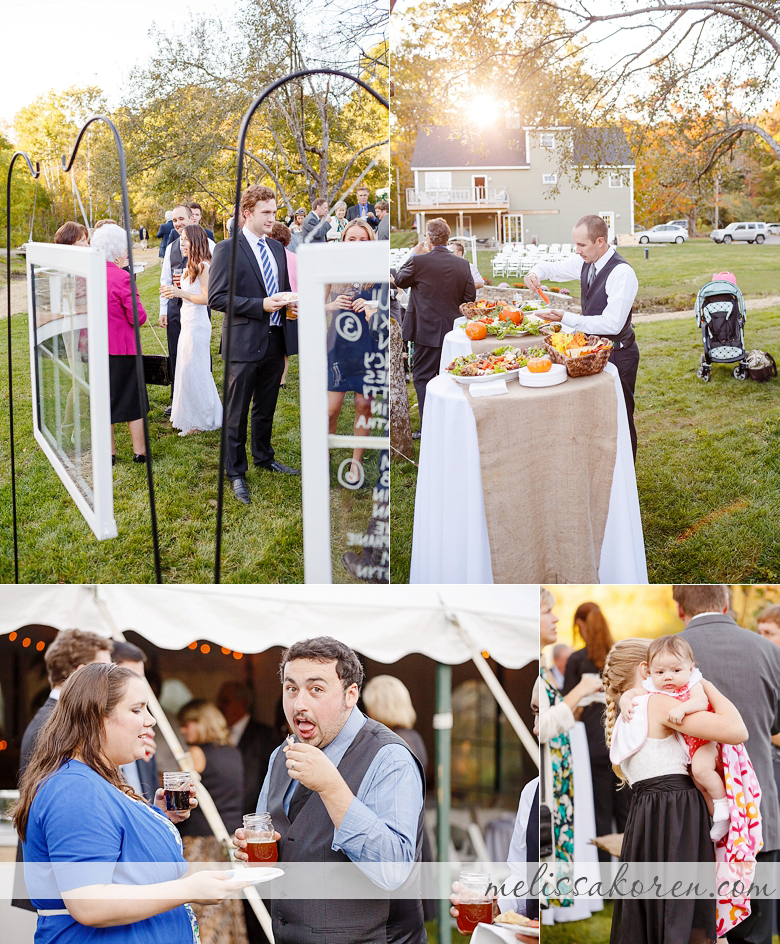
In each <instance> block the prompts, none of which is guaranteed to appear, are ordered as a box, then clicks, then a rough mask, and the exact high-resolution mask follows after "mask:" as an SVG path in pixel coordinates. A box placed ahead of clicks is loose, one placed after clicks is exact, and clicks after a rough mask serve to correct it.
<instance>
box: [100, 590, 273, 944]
mask: <svg viewBox="0 0 780 944" xmlns="http://www.w3.org/2000/svg"><path fill="white" fill-rule="evenodd" d="M91 589H92V593H93V594H94V597H95V602H96V603H97V605H98V607H99V609H100V612H101V613H102V614H103V619H104V620H105V621H106V624H107V625H108V629H109V635H110V637H111V638H112V639H116V640H122V641H124V640H125V637H124V634H123V633H122V632H120V631H119V630H118V629H117V627H116V623H115V622H114V620H113V618H112V616H111V613H110V611H109V609H108V607H107V606H106V602H105V600H103V599H101V596H100V593H99V592H98V589H99V588H98V587H97V586H93V587H92V588H91ZM144 681H145V682H146V688H147V694H148V696H149V708H150V710H151V713H152V714H153V715H154V717H155V720H156V721H157V727H158V729H159V731H160V733H161V734H162V736H163V737H164V738H165V742H166V744H167V745H168V747H169V748H170V750H171V753H172V754H173V756H174V757H175V758H176V762H177V763H178V765H179V767H180V768H181V769H182V770H188V771H189V772H190V773H191V774H192V781H193V783H194V784H195V789H196V796H197V798H198V805H199V806H200V809H201V810H202V812H203V815H204V816H205V817H206V821H207V822H208V824H209V827H210V828H211V831H212V832H213V833H214V835H215V836H216V837H217V839H219V841H220V842H221V843H222V844H223V845H224V846H225V847H226V848H227V849H229V850H232V848H233V843H232V841H231V837H230V833H229V832H228V831H227V829H226V828H225V824H224V823H223V822H222V817H221V816H220V815H219V811H218V810H217V806H216V804H215V803H214V800H213V799H212V797H211V794H210V793H209V792H208V790H207V789H206V788H205V787H204V786H203V783H202V782H201V779H200V774H198V773H197V771H196V770H195V768H194V767H193V766H192V757H191V756H190V753H189V751H184V750H183V749H182V746H181V744H180V742H179V739H178V738H177V737H176V735H175V734H174V733H173V728H172V727H171V723H170V721H168V716H167V715H166V714H165V712H164V711H163V708H162V706H161V705H160V703H159V701H157V696H156V695H155V694H154V692H153V691H152V689H151V687H150V686H149V682H148V680H147V679H144ZM244 895H245V896H246V899H247V901H248V902H249V904H250V906H251V908H252V910H253V911H254V913H255V914H256V915H257V920H258V921H259V922H260V925H261V927H262V929H263V931H264V932H265V936H266V937H267V938H268V940H269V941H270V942H271V944H273V941H274V934H273V930H272V925H271V916H270V915H269V914H268V909H267V908H266V907H265V903H264V902H263V899H262V898H261V897H260V895H259V894H258V892H257V889H256V888H255V887H254V886H250V887H249V888H245V889H244Z"/></svg>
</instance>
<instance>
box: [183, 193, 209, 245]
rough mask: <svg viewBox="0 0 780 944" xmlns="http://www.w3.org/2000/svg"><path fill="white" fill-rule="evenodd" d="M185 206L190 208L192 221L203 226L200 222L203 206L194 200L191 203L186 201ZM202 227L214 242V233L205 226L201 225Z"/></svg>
mask: <svg viewBox="0 0 780 944" xmlns="http://www.w3.org/2000/svg"><path fill="white" fill-rule="evenodd" d="M187 206H188V207H189V208H190V212H191V213H192V222H193V223H195V224H196V225H197V226H203V223H202V222H201V220H202V219H203V207H202V206H201V205H200V204H199V203H195V202H194V201H193V202H192V203H188V204H187ZM203 229H204V230H205V231H206V235H207V236H208V238H209V239H210V240H211V241H212V242H214V233H213V232H212V231H211V230H210V229H208V228H207V227H205V226H203Z"/></svg>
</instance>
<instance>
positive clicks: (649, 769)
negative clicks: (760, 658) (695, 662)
mask: <svg viewBox="0 0 780 944" xmlns="http://www.w3.org/2000/svg"><path fill="white" fill-rule="evenodd" d="M649 642H650V640H648V639H623V640H621V641H620V642H618V643H616V644H615V645H614V646H613V647H612V649H611V650H610V652H609V655H608V656H607V661H606V664H605V665H604V671H603V673H602V678H603V681H604V690H605V692H606V696H607V712H606V719H605V726H606V733H607V743H608V744H609V745H610V746H612V742H613V735H614V736H615V739H617V731H616V730H615V724H616V721H617V720H618V705H619V702H620V697H621V695H623V694H624V693H625V692H627V691H629V689H631V688H641V687H642V682H643V680H644V678H645V675H644V673H643V669H646V667H647V663H646V660H647V646H648V644H649ZM704 685H705V690H706V693H707V696H708V698H709V700H710V704H711V705H712V708H713V711H698V712H695V713H694V714H690V715H686V717H685V718H684V719H683V722H682V724H674V723H672V722H670V721H669V719H668V714H669V712H670V711H671V710H672V709H673V708H675V707H676V702H675V700H674V699H673V698H672V697H671V696H666V695H653V696H650V695H648V696H647V705H646V713H647V728H646V735H647V736H646V739H645V740H644V743H641V746H640V747H639V748H638V749H637V750H635V751H633V752H631V753H629V754H628V756H625V757H623V758H617V757H616V756H615V753H616V752H615V751H613V753H612V757H613V761H614V760H616V759H620V760H621V765H620V767H619V768H617V769H616V773H618V776H619V777H620V778H621V780H623V781H624V782H628V783H629V784H630V785H631V788H632V790H633V797H632V800H631V808H630V810H629V814H628V822H627V823H626V829H625V833H624V834H623V849H622V852H621V855H620V861H621V862H713V861H714V859H715V851H714V846H713V843H712V840H711V839H710V816H709V813H708V811H707V806H706V803H705V802H704V797H703V796H702V795H701V793H700V792H699V790H698V789H697V788H696V786H695V785H694V783H693V780H691V778H690V775H689V773H688V768H687V765H686V757H685V752H684V750H683V748H682V746H681V745H680V742H679V740H678V738H677V737H675V732H676V731H680V732H682V733H683V734H690V735H693V736H694V737H700V738H705V739H707V740H714V741H718V742H720V743H724V744H740V743H741V742H742V741H744V740H746V738H747V736H748V732H747V728H746V727H745V725H744V723H743V721H742V717H741V716H740V713H739V712H738V711H737V709H736V708H735V707H734V705H732V703H731V702H730V701H729V700H728V698H726V697H725V696H723V695H721V694H720V692H719V691H718V690H717V689H716V688H715V687H714V686H713V685H711V684H710V683H709V682H705V683H704ZM623 708H625V709H626V710H628V706H627V705H623ZM643 717H644V709H643V706H638V707H637V709H636V714H635V715H634V718H633V721H632V722H628V723H626V726H628V724H634V725H640V727H641V726H642V725H643V724H644V721H643ZM620 723H621V724H624V722H623V721H621V722H620ZM640 739H641V735H640ZM628 740H631V739H628ZM715 940H716V933H715V899H714V898H710V899H702V900H693V899H671V898H658V899H632V898H625V899H623V898H616V899H615V910H614V913H613V917H612V933H611V935H610V944H715Z"/></svg>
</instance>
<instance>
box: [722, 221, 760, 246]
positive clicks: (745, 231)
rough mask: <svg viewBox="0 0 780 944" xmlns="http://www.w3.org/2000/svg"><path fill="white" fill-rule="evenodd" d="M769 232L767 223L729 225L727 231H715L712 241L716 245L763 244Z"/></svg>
mask: <svg viewBox="0 0 780 944" xmlns="http://www.w3.org/2000/svg"><path fill="white" fill-rule="evenodd" d="M768 232H769V229H768V227H767V225H766V223H756V222H753V223H729V225H728V226H727V227H726V228H725V229H714V230H713V231H712V232H711V233H710V239H711V240H713V241H714V242H716V243H732V242H743V243H762V242H763V241H764V240H765V239H766V237H767V233H768Z"/></svg>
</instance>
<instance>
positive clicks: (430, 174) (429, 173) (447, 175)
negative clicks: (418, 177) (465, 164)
mask: <svg viewBox="0 0 780 944" xmlns="http://www.w3.org/2000/svg"><path fill="white" fill-rule="evenodd" d="M443 181H444V182H443ZM425 189H426V190H452V171H451V170H426V171H425Z"/></svg>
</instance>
